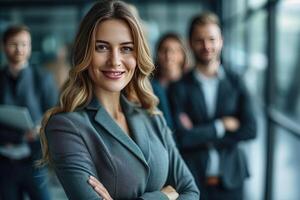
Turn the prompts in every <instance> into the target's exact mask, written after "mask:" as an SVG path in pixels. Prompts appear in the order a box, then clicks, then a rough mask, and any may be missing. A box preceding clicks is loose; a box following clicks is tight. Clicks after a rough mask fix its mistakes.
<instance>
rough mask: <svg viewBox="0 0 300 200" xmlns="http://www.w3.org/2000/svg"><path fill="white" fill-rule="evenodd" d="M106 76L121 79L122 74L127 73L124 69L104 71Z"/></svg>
mask: <svg viewBox="0 0 300 200" xmlns="http://www.w3.org/2000/svg"><path fill="white" fill-rule="evenodd" d="M102 73H103V74H104V76H105V77H107V78H109V79H114V80H116V79H120V78H122V75H123V74H124V73H125V72H124V71H102Z"/></svg>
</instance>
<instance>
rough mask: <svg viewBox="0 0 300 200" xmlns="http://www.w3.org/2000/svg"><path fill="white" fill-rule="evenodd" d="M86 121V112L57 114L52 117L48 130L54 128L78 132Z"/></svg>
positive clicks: (48, 123)
mask: <svg viewBox="0 0 300 200" xmlns="http://www.w3.org/2000/svg"><path fill="white" fill-rule="evenodd" d="M86 120H87V119H86V116H85V112H83V111H76V112H65V113H57V114H54V115H52V116H51V117H50V119H49V120H48V122H47V126H46V130H49V129H53V128H54V129H56V128H60V129H61V128H66V129H75V130H77V129H78V127H79V126H80V125H81V124H84V123H85V121H86Z"/></svg>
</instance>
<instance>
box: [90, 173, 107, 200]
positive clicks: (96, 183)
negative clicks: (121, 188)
mask: <svg viewBox="0 0 300 200" xmlns="http://www.w3.org/2000/svg"><path fill="white" fill-rule="evenodd" d="M88 183H89V184H90V185H91V186H92V187H93V188H94V190H95V191H96V192H97V193H98V194H99V195H100V196H101V197H102V198H103V199H104V200H113V198H111V196H110V194H109V193H108V191H107V189H106V188H105V187H104V185H102V183H100V181H98V180H97V179H96V178H95V177H93V176H90V177H89V180H88Z"/></svg>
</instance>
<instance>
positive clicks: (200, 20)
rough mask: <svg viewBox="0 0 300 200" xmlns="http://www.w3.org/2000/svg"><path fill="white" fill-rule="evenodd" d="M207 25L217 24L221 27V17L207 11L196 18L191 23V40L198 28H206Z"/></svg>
mask: <svg viewBox="0 0 300 200" xmlns="http://www.w3.org/2000/svg"><path fill="white" fill-rule="evenodd" d="M207 24H216V25H217V26H219V27H220V20H219V17H218V16H217V15H216V14H215V13H213V12H210V11H205V12H203V13H201V14H198V15H196V16H194V17H193V18H192V20H191V23H190V29H189V39H191V37H192V34H193V31H194V29H195V27H196V26H204V25H207Z"/></svg>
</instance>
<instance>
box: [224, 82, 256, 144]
mask: <svg viewBox="0 0 300 200" xmlns="http://www.w3.org/2000/svg"><path fill="white" fill-rule="evenodd" d="M237 81H238V83H237V84H236V85H237V86H238V90H239V93H240V95H239V100H238V103H237V105H236V106H237V108H238V111H237V118H238V119H239V120H240V128H239V129H238V130H237V131H234V132H227V133H226V134H225V136H224V137H223V138H221V139H220V140H219V143H221V144H223V145H226V144H234V143H236V142H239V141H241V140H249V139H254V138H255V137H256V135H257V122H256V119H255V115H254V108H253V104H252V101H251V96H250V94H249V92H248V90H247V88H246V86H245V84H244V82H243V81H242V80H240V79H238V80H237Z"/></svg>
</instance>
